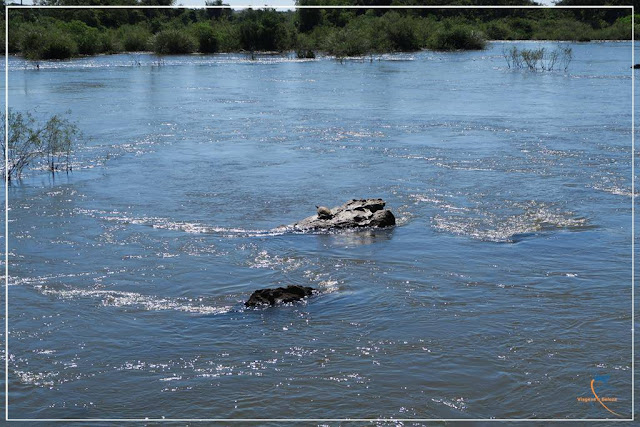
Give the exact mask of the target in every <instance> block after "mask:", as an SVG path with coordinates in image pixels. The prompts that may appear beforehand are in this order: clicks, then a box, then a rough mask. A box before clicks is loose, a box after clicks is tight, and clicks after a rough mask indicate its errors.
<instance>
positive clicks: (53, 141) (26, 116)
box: [0, 111, 78, 182]
mask: <svg viewBox="0 0 640 427" xmlns="http://www.w3.org/2000/svg"><path fill="white" fill-rule="evenodd" d="M0 119H2V139H1V141H2V147H1V148H2V154H3V160H4V158H6V159H7V164H6V167H5V164H4V161H3V162H2V166H1V167H0V170H1V172H2V177H3V178H6V179H7V181H9V182H11V181H12V180H15V179H19V178H20V176H21V175H22V172H23V171H24V169H25V168H28V167H29V166H33V165H34V164H36V163H38V162H41V163H44V162H46V163H45V165H46V168H47V170H49V171H51V173H54V172H56V171H61V170H66V171H70V170H71V163H70V156H71V153H72V151H73V146H74V142H75V139H76V136H77V135H78V128H77V126H76V125H75V124H73V123H71V122H70V121H69V120H68V119H67V118H65V117H63V116H61V115H58V114H56V115H53V116H52V117H51V118H50V119H49V120H47V121H46V122H45V123H44V124H38V123H37V122H36V120H35V119H34V118H33V116H32V115H31V114H30V113H28V112H27V113H20V112H14V111H9V116H8V117H7V118H5V114H4V113H3V114H2V115H1V116H0ZM6 122H8V124H9V131H8V139H7V138H6V137H5V136H6V132H5V123H6Z"/></svg>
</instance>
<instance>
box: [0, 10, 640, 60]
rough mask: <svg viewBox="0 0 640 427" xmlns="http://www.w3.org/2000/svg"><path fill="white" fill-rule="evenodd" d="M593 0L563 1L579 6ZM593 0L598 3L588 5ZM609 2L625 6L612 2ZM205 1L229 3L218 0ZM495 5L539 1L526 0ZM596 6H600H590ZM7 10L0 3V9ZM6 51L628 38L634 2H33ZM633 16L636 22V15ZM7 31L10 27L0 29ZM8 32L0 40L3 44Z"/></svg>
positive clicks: (304, 50)
mask: <svg viewBox="0 0 640 427" xmlns="http://www.w3.org/2000/svg"><path fill="white" fill-rule="evenodd" d="M3 3H4V2H3ZM37 3H38V4H40V5H57V6H60V5H85V4H86V5H101V4H102V5H116V4H117V5H144V6H149V5H163V6H169V5H172V4H173V0H37ZM296 3H297V4H298V5H300V6H305V5H316V4H324V5H353V4H356V5H368V6H380V5H398V6H402V5H413V4H418V3H419V4H421V5H428V4H434V5H436V4H437V5H442V4H464V5H476V4H477V5H482V4H485V3H486V2H484V1H482V0H473V1H464V0H462V1H439V0H433V1H420V2H417V1H414V0H356V1H355V2H353V1H346V0H323V1H319V0H298V1H297V2H296ZM585 3H589V1H588V0H582V1H577V0H562V1H560V2H559V3H558V5H582V4H585ZM591 3H594V2H591ZM604 3H605V4H607V5H624V4H627V3H625V2H624V1H623V0H609V1H605V2H604ZM207 4H208V5H216V6H225V5H224V4H223V3H222V0H214V1H208V2H207ZM491 4H492V5H535V4H536V3H534V2H532V1H530V0H502V1H492V2H491ZM594 4H595V3H594ZM2 10H3V13H4V8H3V9H2ZM9 14H10V16H9V43H8V46H9V53H11V54H20V55H23V56H24V57H25V58H27V59H32V60H41V59H42V60H44V59H67V58H72V57H76V56H82V55H96V54H111V53H121V52H139V51H152V52H155V53H157V54H159V55H168V54H188V53H196V52H198V53H205V54H207V53H216V52H250V53H253V52H285V51H295V52H296V53H297V55H298V57H300V58H313V57H314V56H315V54H316V53H317V52H323V53H326V54H328V55H333V56H336V57H338V58H341V57H348V56H362V55H368V54H374V53H383V52H408V51H416V50H419V49H433V50H442V51H452V50H469V49H482V48H484V46H485V43H486V41H487V40H575V41H589V40H629V39H630V38H631V19H632V16H631V14H630V11H629V9H561V8H557V9H556V8H547V9H349V8H345V9H315V8H313V9H311V8H309V9H304V8H303V9H296V10H290V11H282V12H279V11H276V10H274V9H269V8H265V9H259V10H253V9H246V10H239V11H237V10H233V9H231V8H230V7H224V8H210V9H184V8H179V7H176V8H168V9H167V8H165V9H149V8H147V9H42V8H41V9H30V8H24V9H21V8H12V9H10V10H9ZM638 16H640V15H636V16H635V19H636V22H640V20H639V19H638ZM2 37H3V38H4V33H3V34H2ZM4 42H5V41H4V39H3V40H2V43H3V44H4Z"/></svg>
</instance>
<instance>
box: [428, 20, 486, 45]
mask: <svg viewBox="0 0 640 427" xmlns="http://www.w3.org/2000/svg"><path fill="white" fill-rule="evenodd" d="M485 45H486V41H485V39H484V37H483V36H482V34H481V33H480V32H479V31H477V30H473V29H471V28H469V27H467V26H463V25H456V26H448V25H444V26H443V28H441V29H440V30H439V31H437V32H436V33H435V34H434V36H433V37H432V38H431V40H429V48H430V49H433V50H444V51H451V50H480V49H484V47H485Z"/></svg>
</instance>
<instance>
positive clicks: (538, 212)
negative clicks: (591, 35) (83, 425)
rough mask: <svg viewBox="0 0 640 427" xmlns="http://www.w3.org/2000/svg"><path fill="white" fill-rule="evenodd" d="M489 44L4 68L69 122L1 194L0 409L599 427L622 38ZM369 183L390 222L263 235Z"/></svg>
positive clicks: (607, 346)
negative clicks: (62, 169) (270, 300)
mask: <svg viewBox="0 0 640 427" xmlns="http://www.w3.org/2000/svg"><path fill="white" fill-rule="evenodd" d="M538 45H540V43H521V44H519V46H524V47H532V46H538ZM546 45H547V47H548V48H553V46H554V44H553V43H549V44H546ZM505 46H506V47H509V46H511V45H509V44H502V43H493V44H491V46H490V47H489V48H488V49H487V50H485V51H481V52H462V53H433V52H421V53H415V54H397V55H384V56H382V57H380V58H374V59H373V61H370V60H369V59H368V58H367V59H366V60H347V61H344V62H343V63H340V62H338V61H335V60H333V59H330V58H319V59H317V60H311V61H308V60H307V61H299V60H295V59H292V58H290V57H287V56H264V57H258V59H257V60H255V61H251V60H248V59H247V58H246V56H243V55H215V56H195V55H193V56H181V57H170V58H167V59H165V62H164V64H163V65H161V66H158V65H157V64H156V63H155V62H156V59H155V58H154V57H153V56H149V55H146V54H140V55H114V56H101V57H94V58H85V59H76V60H72V61H66V62H43V63H41V64H40V69H39V70H36V69H35V68H34V67H33V65H32V64H28V63H25V62H24V61H23V60H21V59H19V58H13V57H12V58H10V73H9V104H10V106H11V107H12V108H13V109H15V110H18V111H25V110H29V111H32V112H33V113H34V115H35V116H36V117H38V118H46V117H48V116H49V115H51V114H53V113H62V112H64V111H67V110H70V113H69V117H70V118H71V119H72V120H74V121H75V122H76V123H77V124H78V126H79V128H80V129H81V130H82V132H83V135H82V137H81V142H82V145H81V146H80V147H79V148H78V149H77V151H76V154H75V156H74V159H73V161H74V169H73V172H72V173H69V174H63V173H59V174H57V175H55V176H52V175H50V174H48V173H46V172H42V171H40V170H37V168H36V169H35V170H30V171H28V173H27V174H26V176H25V177H24V178H23V180H22V181H21V182H19V183H15V184H14V185H12V186H11V187H10V188H9V206H10V211H9V217H10V223H9V227H10V235H9V246H10V251H9V252H10V254H9V261H10V265H9V276H10V277H9V283H10V286H9V329H10V335H9V390H10V393H9V398H10V400H9V408H10V409H9V416H10V417H12V418H144V417H149V418H161V417H167V418H292V417H295V418H347V417H349V418H377V417H385V418H388V417H393V418H489V417H495V418H508V417H537V418H606V417H614V415H612V414H611V413H609V412H607V411H606V410H605V409H604V408H603V407H602V406H600V405H599V404H597V403H595V404H594V403H581V402H578V401H577V398H578V397H581V396H584V397H590V396H592V393H591V390H590V381H591V379H592V378H594V377H595V376H600V375H608V376H609V379H608V380H607V381H606V383H605V382H603V381H600V382H599V383H597V387H598V391H599V394H600V396H603V395H604V396H609V397H617V398H618V401H617V402H612V403H609V405H608V406H609V408H610V409H612V410H613V411H615V412H618V413H619V414H621V415H623V416H627V417H628V416H629V415H630V413H631V409H630V406H631V326H632V321H631V199H632V198H631V194H632V193H631V191H632V189H631V180H632V176H631V161H632V153H631V97H632V92H631V73H632V70H631V69H630V68H629V67H630V65H631V58H630V56H631V46H630V43H588V44H572V45H571V47H572V48H573V56H574V59H573V61H572V62H571V64H570V65H569V68H568V70H567V71H566V72H564V71H557V72H529V71H521V70H511V69H508V68H507V66H506V62H505V60H504V58H503V56H502V51H503V48H504V47H505ZM137 61H140V62H141V64H142V65H141V66H136V65H135V63H136V62H137ZM360 197H381V198H383V199H385V200H386V201H387V206H388V207H389V208H390V209H391V210H392V211H393V212H394V213H395V214H396V217H397V219H398V226H397V227H395V228H394V229H390V230H378V231H373V230H367V231H358V232H341V233H334V234H314V233H308V234H292V233H282V232H278V231H274V230H273V229H274V228H276V227H278V226H279V225H282V224H291V223H294V222H296V221H297V220H299V219H301V218H304V217H307V216H309V215H312V214H313V213H315V205H321V204H322V205H327V206H337V205H339V204H342V203H343V202H345V201H347V200H349V199H351V198H360ZM287 284H301V285H306V286H313V287H315V288H318V289H319V290H320V291H321V292H320V294H319V295H318V296H315V297H313V298H311V299H310V300H308V301H307V302H305V303H301V304H295V305H291V306H284V307H278V308H268V309H258V310H251V309H248V310H246V309H244V307H243V305H242V302H243V301H244V300H246V299H247V298H248V296H249V294H250V293H251V292H252V291H253V290H255V289H258V288H263V287H275V286H280V285H287Z"/></svg>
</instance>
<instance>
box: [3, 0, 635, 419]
mask: <svg viewBox="0 0 640 427" xmlns="http://www.w3.org/2000/svg"><path fill="white" fill-rule="evenodd" d="M250 8H252V9H263V8H271V9H276V10H292V9H630V10H631V418H573V419H571V418H393V417H389V418H9V181H8V180H9V177H8V175H7V174H6V173H5V182H4V189H5V194H4V196H5V215H4V220H5V224H4V242H5V247H4V279H5V286H4V288H5V295H4V296H5V313H4V315H5V318H4V319H5V330H4V336H5V358H4V360H5V366H4V368H5V378H4V380H5V390H4V394H5V404H4V409H5V421H43V422H206V421H208V422H216V421H217V422H275V421H277V422H426V421H440V422H444V421H455V422H464V421H469V422H478V421H495V422H504V421H507V422H508V421H511V422H526V421H532V422H556V421H558V422H562V421H569V422H576V421H582V422H592V421H594V422H598V421H600V422H602V421H612V422H616V421H618V422H629V421H635V72H634V69H633V66H634V65H635V7H634V6H632V5H629V6H604V5H603V6H598V5H588V6H552V5H536V6H515V5H514V6H489V5H481V6H480V5H478V6H465V5H442V6H419V5H411V6H356V5H354V6H349V5H334V6H322V5H309V6H302V5H289V6H286V5H277V4H274V5H271V4H255V5H233V6H230V5H221V6H183V5H177V6H135V5H129V6H125V5H123V6H116V5H111V6H105V5H95V6H84V5H77V6H41V5H30V6H22V5H15V4H11V5H10V4H5V47H4V48H5V52H4V55H5V56H4V57H5V75H4V84H5V86H4V87H5V90H4V102H5V123H4V138H5V141H8V140H9V123H8V122H9V10H12V9H17V10H20V9H234V10H240V9H242V10H244V9H250ZM4 166H5V171H8V170H9V168H8V166H9V157H8V151H7V150H5V153H4Z"/></svg>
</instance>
